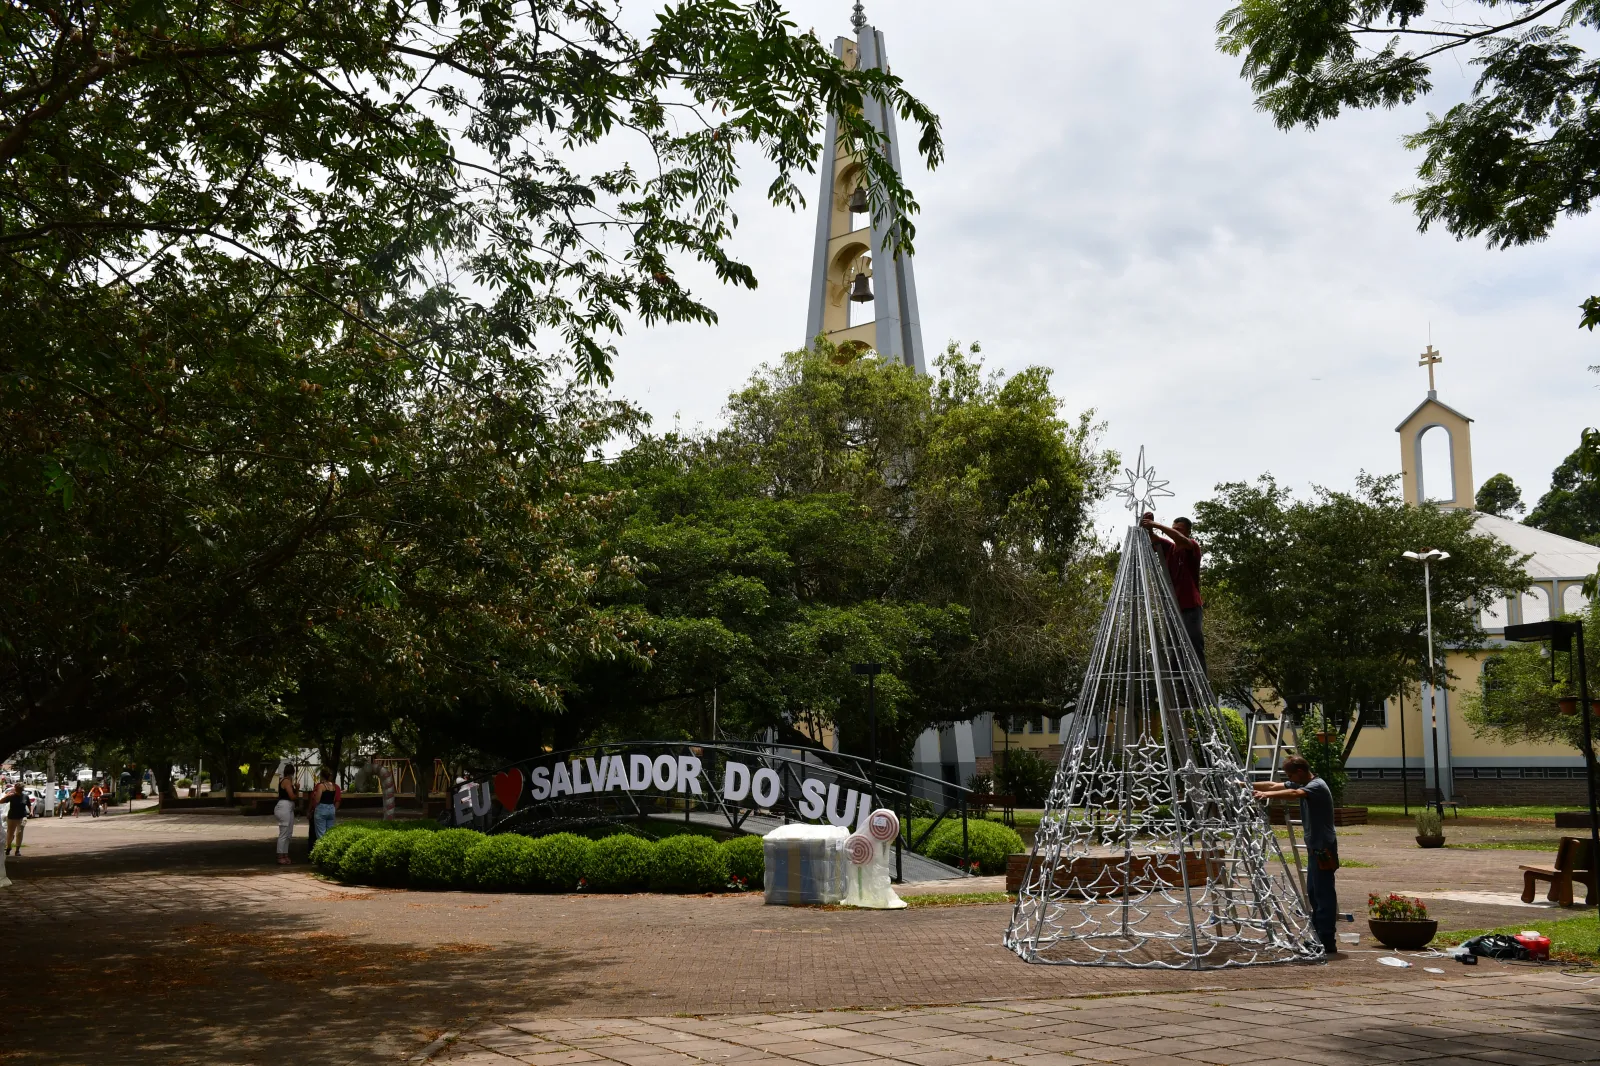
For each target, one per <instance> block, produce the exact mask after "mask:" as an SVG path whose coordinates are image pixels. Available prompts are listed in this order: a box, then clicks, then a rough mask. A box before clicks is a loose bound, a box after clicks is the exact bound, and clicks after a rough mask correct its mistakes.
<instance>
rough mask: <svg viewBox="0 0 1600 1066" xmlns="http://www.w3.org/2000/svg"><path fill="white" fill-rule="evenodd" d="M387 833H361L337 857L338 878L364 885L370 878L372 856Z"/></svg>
mask: <svg viewBox="0 0 1600 1066" xmlns="http://www.w3.org/2000/svg"><path fill="white" fill-rule="evenodd" d="M385 836H387V834H380V833H362V834H361V835H360V836H358V837H356V839H355V840H354V841H352V842H351V844H350V846H349V847H347V848H345V849H344V854H342V855H341V856H340V857H339V879H340V880H341V881H349V882H351V883H352V884H357V885H364V884H367V883H368V882H370V881H371V880H372V864H373V858H374V856H375V854H376V853H377V850H378V845H379V844H380V843H382V842H383V838H384V837H385Z"/></svg>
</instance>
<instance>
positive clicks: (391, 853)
mask: <svg viewBox="0 0 1600 1066" xmlns="http://www.w3.org/2000/svg"><path fill="white" fill-rule="evenodd" d="M373 835H374V836H375V837H377V838H378V846H377V847H376V848H374V849H373V851H372V883H373V884H375V885H388V886H390V887H391V888H404V887H405V886H406V884H407V882H408V881H409V879H410V877H411V851H412V849H413V848H415V847H416V846H417V844H418V843H420V842H421V841H424V840H426V839H428V837H427V835H426V834H425V833H408V832H399V831H392V832H387V833H374V834H373Z"/></svg>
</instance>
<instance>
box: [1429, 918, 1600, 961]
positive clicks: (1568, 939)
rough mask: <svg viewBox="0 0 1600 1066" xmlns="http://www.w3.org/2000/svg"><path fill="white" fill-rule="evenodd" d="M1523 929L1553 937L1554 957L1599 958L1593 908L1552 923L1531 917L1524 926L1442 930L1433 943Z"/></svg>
mask: <svg viewBox="0 0 1600 1066" xmlns="http://www.w3.org/2000/svg"><path fill="white" fill-rule="evenodd" d="M1524 929H1537V930H1538V931H1539V932H1541V933H1543V934H1544V935H1545V936H1547V937H1549V938H1550V957H1551V958H1558V957H1559V958H1563V959H1583V960H1585V961H1594V960H1596V959H1597V958H1600V921H1597V920H1596V919H1595V915H1594V912H1593V911H1591V912H1589V913H1588V914H1584V915H1581V916H1579V917H1577V918H1559V919H1557V920H1556V921H1553V922H1552V921H1545V920H1543V919H1540V918H1529V919H1528V920H1527V921H1526V922H1523V923H1522V924H1521V925H1503V926H1501V927H1500V928H1498V929H1454V930H1451V931H1450V932H1448V933H1440V934H1439V935H1438V936H1437V937H1435V938H1434V943H1435V944H1447V945H1455V944H1459V943H1461V942H1462V941H1463V940H1470V939H1472V938H1473V937H1475V936H1478V935H1480V934H1483V933H1505V934H1506V935H1508V936H1515V935H1516V934H1518V933H1520V932H1522V931H1523V930H1524Z"/></svg>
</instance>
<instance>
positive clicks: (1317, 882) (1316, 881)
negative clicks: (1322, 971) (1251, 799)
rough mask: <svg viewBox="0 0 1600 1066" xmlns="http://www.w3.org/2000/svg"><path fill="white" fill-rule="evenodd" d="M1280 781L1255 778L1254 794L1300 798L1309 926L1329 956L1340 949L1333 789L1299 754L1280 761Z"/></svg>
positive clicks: (1266, 796)
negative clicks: (1309, 905)
mask: <svg viewBox="0 0 1600 1066" xmlns="http://www.w3.org/2000/svg"><path fill="white" fill-rule="evenodd" d="M1283 776H1284V777H1287V778H1288V779H1289V783H1288V784H1284V783H1282V782H1280V781H1257V782H1256V783H1255V785H1254V788H1255V793H1256V795H1257V796H1261V797H1264V798H1267V799H1297V800H1299V801H1300V826H1301V830H1302V831H1303V832H1304V834H1305V842H1306V859H1307V862H1306V895H1307V896H1308V897H1309V898H1308V899H1307V900H1306V902H1307V903H1309V904H1311V927H1312V928H1313V929H1315V930H1316V931H1317V939H1318V940H1320V941H1322V947H1323V950H1324V951H1325V952H1327V953H1328V954H1329V955H1334V954H1337V953H1338V951H1339V938H1338V936H1336V935H1335V932H1334V923H1335V922H1337V921H1338V920H1339V896H1338V893H1337V892H1336V890H1335V889H1334V884H1333V874H1334V871H1336V870H1338V869H1339V838H1338V837H1337V836H1336V835H1335V834H1334V831H1333V790H1332V789H1330V788H1329V787H1328V783H1327V782H1326V781H1324V780H1323V779H1322V778H1320V777H1317V776H1316V775H1315V774H1313V773H1312V772H1311V764H1310V763H1308V762H1306V761H1305V760H1304V759H1302V758H1301V757H1300V756H1298V755H1291V756H1289V757H1288V758H1287V759H1285V760H1283Z"/></svg>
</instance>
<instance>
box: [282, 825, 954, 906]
mask: <svg viewBox="0 0 1600 1066" xmlns="http://www.w3.org/2000/svg"><path fill="white" fill-rule="evenodd" d="M957 828H958V829H959V828H960V827H959V826H958V827H957ZM407 829H412V830H416V829H422V830H433V831H431V832H403V831H402V830H407ZM957 842H958V845H959V837H958V838H957ZM311 859H312V862H313V863H315V864H316V866H317V869H319V870H320V871H322V872H323V873H325V874H328V875H329V876H332V877H336V878H338V879H339V880H341V881H347V882H350V883H354V884H372V885H387V886H392V887H407V888H415V889H469V890H478V891H484V892H571V891H573V890H575V889H584V890H587V891H591V892H642V891H645V890H647V889H648V890H651V891H656V892H719V891H722V890H723V889H725V888H729V887H741V888H751V889H753V888H760V887H761V884H762V881H763V876H762V875H763V871H764V868H765V863H764V861H763V846H762V840H761V838H760V837H758V836H741V837H735V838H733V839H731V840H727V841H723V842H721V843H718V842H717V841H716V840H715V839H714V838H712V837H710V836H705V835H701V834H694V833H679V834H675V835H672V836H669V837H666V838H664V839H662V840H659V841H653V840H649V839H646V838H644V837H641V836H638V835H636V834H634V833H615V834H613V835H611V836H608V837H604V838H602V839H600V840H589V839H588V838H586V837H582V836H578V835H576V834H573V833H555V834H552V835H550V836H543V837H533V838H530V837H525V836H522V835H520V834H516V833H502V834H496V835H494V836H485V835H484V834H482V833H478V832H475V831H473V830H470V829H440V828H439V827H438V826H436V825H434V824H433V823H431V822H420V823H419V822H402V823H393V822H388V823H386V822H342V823H340V824H339V825H337V826H335V827H334V828H333V829H331V830H329V831H328V832H327V833H325V834H324V835H323V837H322V839H320V840H318V841H317V845H316V847H315V848H313V849H312V852H311Z"/></svg>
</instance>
